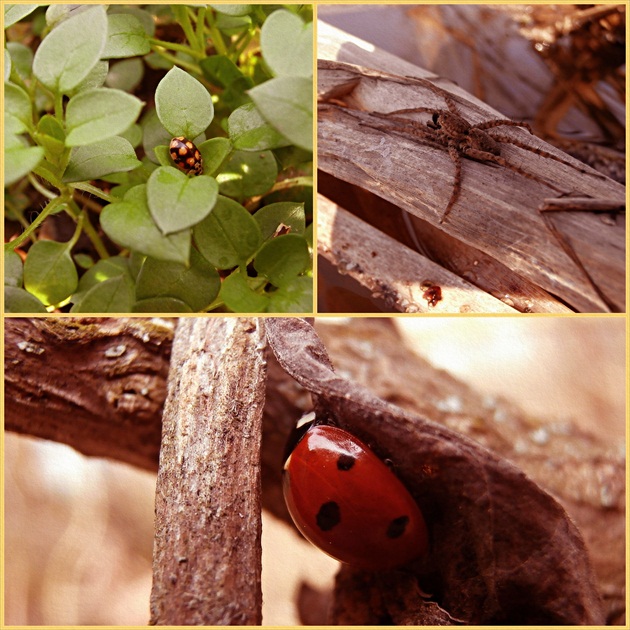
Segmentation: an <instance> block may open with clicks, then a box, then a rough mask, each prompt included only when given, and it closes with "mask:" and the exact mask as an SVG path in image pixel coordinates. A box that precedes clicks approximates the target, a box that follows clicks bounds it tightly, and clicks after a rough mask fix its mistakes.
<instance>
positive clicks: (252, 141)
mask: <svg viewBox="0 0 630 630" xmlns="http://www.w3.org/2000/svg"><path fill="white" fill-rule="evenodd" d="M228 134H229V135H230V140H231V141H232V144H233V145H234V147H235V148H237V149H242V150H243V151H264V150H265V149H277V148H279V147H286V146H288V145H290V144H291V142H290V141H289V140H287V139H286V138H285V137H284V136H283V135H282V134H281V133H279V132H278V131H277V130H276V129H275V128H274V127H272V126H271V125H270V124H269V123H268V122H267V121H266V120H265V119H264V118H263V117H262V116H261V115H260V112H259V111H258V110H257V109H256V105H254V103H246V104H245V105H241V107H239V108H238V109H235V110H234V111H233V112H232V114H231V115H230V117H229V118H228Z"/></svg>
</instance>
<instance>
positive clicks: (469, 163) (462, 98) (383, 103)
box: [318, 24, 625, 312]
mask: <svg viewBox="0 0 630 630" xmlns="http://www.w3.org/2000/svg"><path fill="white" fill-rule="evenodd" d="M318 39H319V45H318V55H319V57H320V62H319V72H318V92H319V94H320V95H321V97H322V98H323V99H324V100H326V101H327V103H323V104H322V105H321V106H320V108H319V112H318V159H319V161H318V164H319V167H320V169H322V170H323V171H325V172H326V173H329V174H331V175H334V177H335V178H337V179H338V180H343V182H348V183H351V184H353V185H356V186H359V187H361V188H363V189H366V190H369V191H371V192H372V193H374V194H376V195H379V196H380V197H382V198H384V199H386V200H388V201H390V202H392V203H393V204H395V205H396V206H397V207H399V208H400V209H402V210H404V211H406V212H408V213H409V214H410V215H413V216H414V217H417V218H419V219H421V220H422V221H424V222H426V223H428V224H429V225H431V226H435V227H436V228H439V229H440V230H442V231H444V232H446V233H447V234H449V235H450V236H451V237H452V238H453V240H452V241H451V247H452V248H453V251H454V254H455V256H456V255H457V251H458V248H459V244H460V243H461V247H462V248H463V249H464V251H467V250H469V249H471V248H473V249H476V250H479V251H480V252H483V253H484V254H486V255H488V256H490V257H491V258H492V259H494V260H495V261H497V262H498V263H500V264H501V265H502V266H503V267H504V268H505V269H504V273H505V275H504V277H502V278H501V282H502V283H503V285H504V286H505V289H504V290H503V293H506V294H508V295H509V294H511V293H512V291H513V288H512V287H514V286H518V284H519V278H521V277H524V278H525V279H526V280H527V281H529V282H532V283H534V284H535V285H537V286H538V287H540V288H541V289H542V290H544V291H546V292H548V293H551V294H552V295H554V296H556V297H557V298H558V299H559V300H561V301H563V302H565V303H566V304H568V305H570V306H571V307H572V308H573V309H574V310H578V311H582V312H599V311H607V310H609V308H611V309H613V310H619V311H622V310H624V309H625V226H624V221H623V217H617V219H616V220H615V221H611V222H609V223H608V224H607V223H605V222H603V221H602V219H601V217H600V216H598V215H595V214H591V213H587V212H562V213H554V214H553V219H552V222H553V225H554V226H555V228H556V229H557V230H558V231H559V232H560V233H561V234H562V235H563V236H564V237H565V238H566V239H567V241H568V242H570V243H571V246H572V250H573V251H574V252H575V253H576V255H577V256H578V258H579V259H580V261H581V263H582V264H583V266H584V267H585V268H586V270H587V271H588V273H589V274H590V275H591V277H592V279H593V282H594V283H595V285H596V286H597V287H598V288H599V290H600V292H601V294H602V295H603V296H605V298H606V302H604V301H603V300H602V298H601V296H600V295H598V294H597V292H596V291H595V289H594V287H593V284H591V282H589V280H588V279H587V278H586V276H585V275H584V273H583V272H582V270H580V269H579V267H578V266H577V265H576V263H575V262H574V261H573V260H572V259H571V257H570V256H569V255H567V253H566V252H565V250H564V249H563V247H562V245H561V244H560V242H558V240H557V239H556V238H554V235H553V234H552V233H551V231H550V229H549V228H548V226H547V224H546V222H545V220H544V218H543V216H542V214H541V213H539V212H538V211H537V208H538V207H539V206H542V205H543V204H544V202H545V200H546V199H549V198H554V197H557V196H558V193H556V192H553V191H552V190H550V188H549V187H548V186H546V185H545V184H544V183H542V182H545V181H548V182H551V183H552V184H553V185H555V186H556V188H559V189H561V190H563V191H568V192H570V193H571V196H573V197H584V198H589V197H590V198H592V199H601V200H603V201H611V200H612V201H614V202H615V203H616V204H617V205H619V206H623V204H624V199H625V190H624V187H623V186H621V185H620V184H618V183H616V182H614V181H612V180H609V179H606V178H604V177H603V176H601V175H600V174H598V173H596V172H595V171H593V170H591V169H589V167H587V166H584V165H582V164H580V163H579V162H577V161H574V162H572V158H570V157H568V156H566V155H564V154H562V153H561V152H559V151H558V150H557V149H555V148H554V147H552V146H550V145H547V144H546V143H544V142H543V141H542V140H540V139H537V138H533V137H532V136H531V135H530V134H528V133H527V132H526V131H524V130H514V131H506V132H505V133H504V134H502V135H505V136H509V137H512V138H514V139H515V140H516V141H520V142H523V143H525V144H527V145H528V146H535V147H537V148H539V149H541V150H544V151H546V152H548V153H550V154H552V155H556V156H558V157H561V158H562V159H564V160H567V161H568V162H570V163H574V164H575V166H574V167H572V166H568V165H566V164H561V163H559V162H557V161H555V160H552V159H550V158H543V157H542V156H540V155H536V154H535V153H532V152H529V151H523V150H521V149H519V148H516V147H515V146H513V145H511V144H509V143H502V145H501V151H502V155H503V156H504V157H505V158H506V159H507V161H508V162H511V163H512V164H515V165H517V166H518V167H520V168H522V169H523V170H525V171H527V172H528V173H530V174H532V175H533V176H535V177H536V178H537V179H538V180H539V181H535V180H533V179H526V178H525V177H523V176H521V175H518V174H516V173H514V172H513V171H511V170H510V169H508V168H504V167H501V168H495V167H490V166H489V165H488V164H482V163H480V162H475V161H473V160H470V159H465V158H461V159H462V191H461V195H460V200H459V202H458V203H457V204H456V205H455V207H454V208H453V211H452V212H451V214H450V216H449V218H448V220H447V221H446V222H444V223H442V224H440V222H439V221H440V218H441V216H442V213H443V212H444V209H445V207H446V204H447V201H448V199H449V196H450V194H451V190H452V189H453V184H454V172H455V166H454V164H453V162H452V160H451V157H450V156H449V153H448V151H446V150H445V149H444V150H440V149H436V148H434V147H431V146H429V145H427V143H426V142H425V143H423V142H422V141H421V140H418V139H417V138H414V137H411V136H407V137H406V136H405V135H404V134H403V133H398V134H395V133H393V132H391V131H388V130H378V129H374V128H372V127H371V126H369V124H374V122H375V121H376V122H378V121H379V120H380V119H372V122H371V123H370V122H369V121H370V112H391V111H394V110H396V109H404V108H412V107H430V108H434V109H442V110H443V109H444V108H445V104H444V99H443V98H440V97H438V96H437V95H436V94H435V93H433V92H430V91H429V90H426V89H423V88H422V87H419V86H418V85H414V84H413V83H411V82H409V84H408V85H405V77H406V76H417V77H429V78H431V80H432V81H434V82H435V83H439V86H440V88H442V89H445V90H447V91H448V92H449V93H450V94H451V95H452V98H453V99H454V101H455V102H456V103H457V107H458V109H459V111H460V112H461V114H462V115H463V116H464V117H465V118H466V119H467V120H468V121H469V122H471V123H477V122H481V121H485V120H490V119H497V118H501V116H500V114H498V112H496V111H494V110H492V109H491V108H489V107H488V106H487V105H485V104H484V103H482V102H481V101H478V100H477V99H475V98H474V97H472V96H471V95H469V94H467V93H466V92H464V91H463V90H461V89H458V88H457V87H455V86H453V85H451V84H449V83H448V82H445V81H442V80H439V78H438V77H431V76H430V73H428V72H427V71H425V70H423V69H421V68H417V67H415V66H413V65H411V64H408V63H406V62H404V61H403V60H401V59H397V58H396V57H394V56H392V55H389V54H387V53H385V52H383V51H380V50H376V51H372V52H369V53H368V52H367V50H366V49H365V48H362V47H361V46H360V45H354V38H352V37H350V36H348V35H347V34H345V33H343V32H341V31H338V30H337V29H333V28H332V27H329V26H328V25H325V24H323V25H321V33H320V35H319V38H318ZM341 62H344V63H341ZM351 64H358V65H351ZM360 66H363V67H360ZM367 68H371V69H370V70H368V69H367ZM390 73H391V74H390ZM392 75H397V77H396V78H395V79H393V78H392ZM339 99H342V100H343V101H344V102H345V104H346V105H348V107H347V108H343V107H338V106H337V105H336V104H335V101H338V100H339ZM381 123H382V121H381ZM328 196H330V194H329V195H328ZM419 236H420V238H422V233H421V232H419ZM451 270H452V269H451ZM466 271H467V268H465V267H464V268H461V269H460V270H459V274H460V275H462V276H464V277H465V275H464V274H465V272H466ZM477 275H479V274H477ZM494 282H495V283H496V282H497V280H496V279H495V280H494ZM475 284H477V286H480V287H482V288H484V283H483V282H482V281H479V282H476V283H475ZM534 310H538V309H534Z"/></svg>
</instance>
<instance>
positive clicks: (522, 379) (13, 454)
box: [4, 316, 626, 626]
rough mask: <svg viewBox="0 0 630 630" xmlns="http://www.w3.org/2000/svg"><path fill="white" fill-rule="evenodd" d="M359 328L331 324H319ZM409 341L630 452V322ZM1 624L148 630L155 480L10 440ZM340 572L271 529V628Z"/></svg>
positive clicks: (415, 321)
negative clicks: (629, 376) (629, 346)
mask: <svg viewBox="0 0 630 630" xmlns="http://www.w3.org/2000/svg"><path fill="white" fill-rule="evenodd" d="M340 321H341V322H342V323H343V324H344V325H345V326H346V327H348V329H350V327H351V326H352V320H351V319H347V320H333V319H329V320H327V319H321V320H319V321H318V325H319V326H326V325H330V324H331V323H337V324H338V323H339V322H340ZM395 322H396V326H397V327H398V328H399V330H400V332H401V335H402V339H403V342H404V343H406V344H408V345H409V347H412V348H413V349H414V351H415V352H416V353H417V354H419V355H421V356H423V357H424V358H426V359H428V360H429V361H430V362H431V363H432V364H433V365H435V366H436V367H439V368H443V369H445V370H447V371H448V372H450V373H451V374H452V375H454V376H456V377H457V378H459V379H461V380H463V381H464V382H465V383H467V384H468V385H470V386H471V387H473V388H475V389H477V390H478V391H479V392H481V393H483V394H485V395H487V396H501V397H504V398H507V399H508V400H511V401H513V402H515V403H516V404H518V405H519V406H520V407H521V408H522V409H523V411H524V412H525V413H526V414H529V415H531V416H532V417H534V418H536V421H537V422H538V421H539V422H545V421H548V422H566V421H570V422H574V423H576V424H577V425H579V426H580V427H581V428H582V429H584V430H586V431H590V432H596V433H597V434H598V435H599V436H600V438H601V439H603V440H605V441H606V442H607V443H608V444H609V446H610V447H611V448H612V449H614V450H615V451H618V452H619V453H620V454H621V453H623V452H624V448H625V405H626V402H625V379H626V374H625V372H626V370H625V367H626V340H625V318H620V317H568V318H567V317H565V318H551V317H532V316H529V317H519V318H514V317H509V318H499V317H494V318H490V317H474V318H473V317H465V318H462V317H452V318H448V317H440V318H436V317H423V318H418V317H415V318H413V317H398V318H396V319H395ZM4 472H5V477H4V479H5V488H4V492H5V511H4V514H5V555H4V564H5V580H4V584H5V619H4V621H5V623H6V624H10V625H35V624H37V625H61V626H69V625H79V624H80V625H106V624H108V625H109V624H111V625H139V626H144V625H146V623H147V621H148V618H149V610H148V606H149V594H150V589H151V556H152V537H153V501H154V496H153V495H154V491H155V475H153V474H150V473H146V472H142V471H138V470H134V469H132V468H131V467H129V466H126V465H123V464H117V463H115V462H110V461H105V460H100V459H93V458H92V459H90V458H86V457H83V456H81V455H79V454H78V453H76V452H75V451H73V450H72V449H70V448H68V447H65V446H63V445H59V444H53V443H50V442H45V441H41V440H35V439H29V438H25V437H22V436H17V435H14V434H6V435H5V471H4ZM336 566H337V563H336V562H335V561H333V560H332V559H330V558H328V557H327V556H325V555H324V554H323V553H321V552H319V551H318V550H316V549H314V548H312V547H311V546H310V545H309V544H308V543H306V542H303V541H302V540H301V539H300V538H299V535H298V534H297V533H296V532H295V530H292V528H290V527H289V526H287V525H286V524H284V523H282V522H279V521H277V520H276V519H274V518H273V517H270V516H267V515H265V518H264V521H263V596H264V608H263V623H264V624H265V625H296V624H299V623H300V621H299V619H298V617H297V615H296V608H295V603H294V602H295V600H296V595H297V592H298V590H299V588H300V584H301V583H302V582H304V581H305V582H308V583H309V584H310V585H311V586H313V587H314V588H316V589H322V590H325V589H327V588H329V587H330V586H331V585H332V581H333V576H334V573H335V570H336Z"/></svg>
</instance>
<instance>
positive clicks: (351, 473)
mask: <svg viewBox="0 0 630 630" xmlns="http://www.w3.org/2000/svg"><path fill="white" fill-rule="evenodd" d="M302 422H304V423H306V425H305V426H302V427H300V428H299V429H298V430H297V431H299V432H300V434H301V435H300V434H296V435H297V437H295V436H294V440H295V441H297V444H295V446H294V447H293V448H292V450H290V453H289V455H288V457H287V458H286V461H285V464H284V471H283V484H282V485H283V491H284V499H285V501H286V504H287V507H288V509H289V513H290V514H291V518H292V519H293V522H294V523H295V525H296V526H297V528H298V529H299V530H300V532H301V533H302V534H303V535H304V536H305V538H306V539H307V540H309V541H310V542H311V543H313V544H314V545H315V546H316V547H319V548H320V549H321V550H322V551H324V552H325V553H327V554H328V555H329V556H332V557H333V558H336V559H337V560H339V561H341V562H345V563H347V564H350V565H353V566H355V567H358V568H361V569H367V570H373V571H376V570H384V569H391V568H394V567H399V566H402V565H404V564H407V563H408V562H410V561H411V560H414V559H415V558H418V557H419V556H422V555H424V554H425V553H426V552H427V549H428V533H427V527H426V524H425V521H424V517H423V516H422V513H421V512H420V509H419V507H418V505H417V504H416V502H415V501H414V499H413V498H412V496H411V495H410V494H409V492H408V490H407V489H406V488H405V486H404V485H403V484H402V482H401V481H400V480H399V479H398V477H396V475H395V474H394V473H393V472H392V471H391V470H390V469H389V468H388V467H387V465H386V464H385V463H383V462H382V461H381V460H380V459H379V458H378V457H377V456H376V455H375V454H374V453H373V452H372V451H371V450H370V448H369V447H368V446H367V445H366V444H364V443H363V442H362V441H361V440H359V439H358V438H356V437H355V436H353V435H352V434H351V433H348V432H347V431H344V430H343V429H340V428H338V427H335V426H330V425H324V424H318V423H317V419H316V417H315V414H314V413H311V414H307V415H306V416H304V418H302V421H301V423H302Z"/></svg>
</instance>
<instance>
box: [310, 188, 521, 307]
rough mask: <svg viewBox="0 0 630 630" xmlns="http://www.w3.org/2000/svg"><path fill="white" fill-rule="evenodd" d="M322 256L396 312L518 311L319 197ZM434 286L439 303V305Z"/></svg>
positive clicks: (318, 227)
mask: <svg viewBox="0 0 630 630" xmlns="http://www.w3.org/2000/svg"><path fill="white" fill-rule="evenodd" d="M317 251H318V252H319V254H320V255H322V256H324V257H325V258H326V259H327V260H328V261H329V262H331V263H332V264H333V265H335V266H336V267H337V268H338V269H340V270H343V272H344V273H347V274H348V275H350V276H351V277H353V278H354V279H355V280H357V281H358V282H359V283H361V284H362V285H363V286H365V287H366V288H367V289H368V290H369V291H371V292H372V293H373V294H374V295H375V296H377V297H380V298H382V299H384V300H385V302H386V303H387V304H388V305H389V306H390V307H392V308H394V309H395V310H397V311H403V312H408V313H484V312H485V313H514V312H516V311H515V310H514V309H513V308H510V307H509V306H507V305H506V304H504V303H503V302H501V301H500V300H498V299H496V298H494V297H492V296H491V295H489V294H487V293H485V292H484V291H481V290H480V289H478V288H477V287H475V286H474V285H472V284H470V283H469V282H466V280H464V279H462V278H460V277H459V276H457V275H456V274H453V273H451V272H449V271H447V270H446V269H444V268H443V267H440V266H439V265H437V264H436V263H434V262H432V261H431V260H429V259H428V258H425V257H424V256H421V255H420V254H418V253H417V252H414V251H413V250H412V249H409V248H408V247H405V246H404V245H401V244H400V243H398V242H397V241H395V240H394V239H393V238H391V237H389V236H387V235H386V234H383V233H382V232H380V231H378V230H374V229H373V228H371V227H370V226H369V225H368V224H367V223H365V222H363V221H361V220H360V219H358V218H356V217H355V216H354V215H353V214H351V213H349V212H348V211H347V210H344V209H343V208H341V207H340V206H338V205H336V204H334V203H332V202H331V201H329V200H328V199H326V198H325V197H323V196H322V195H318V197H317ZM435 287H438V288H439V298H440V299H439V300H435V301H434V300H433V299H432V297H433V293H432V292H431V291H432V290H433V291H435V290H436V289H435Z"/></svg>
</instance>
